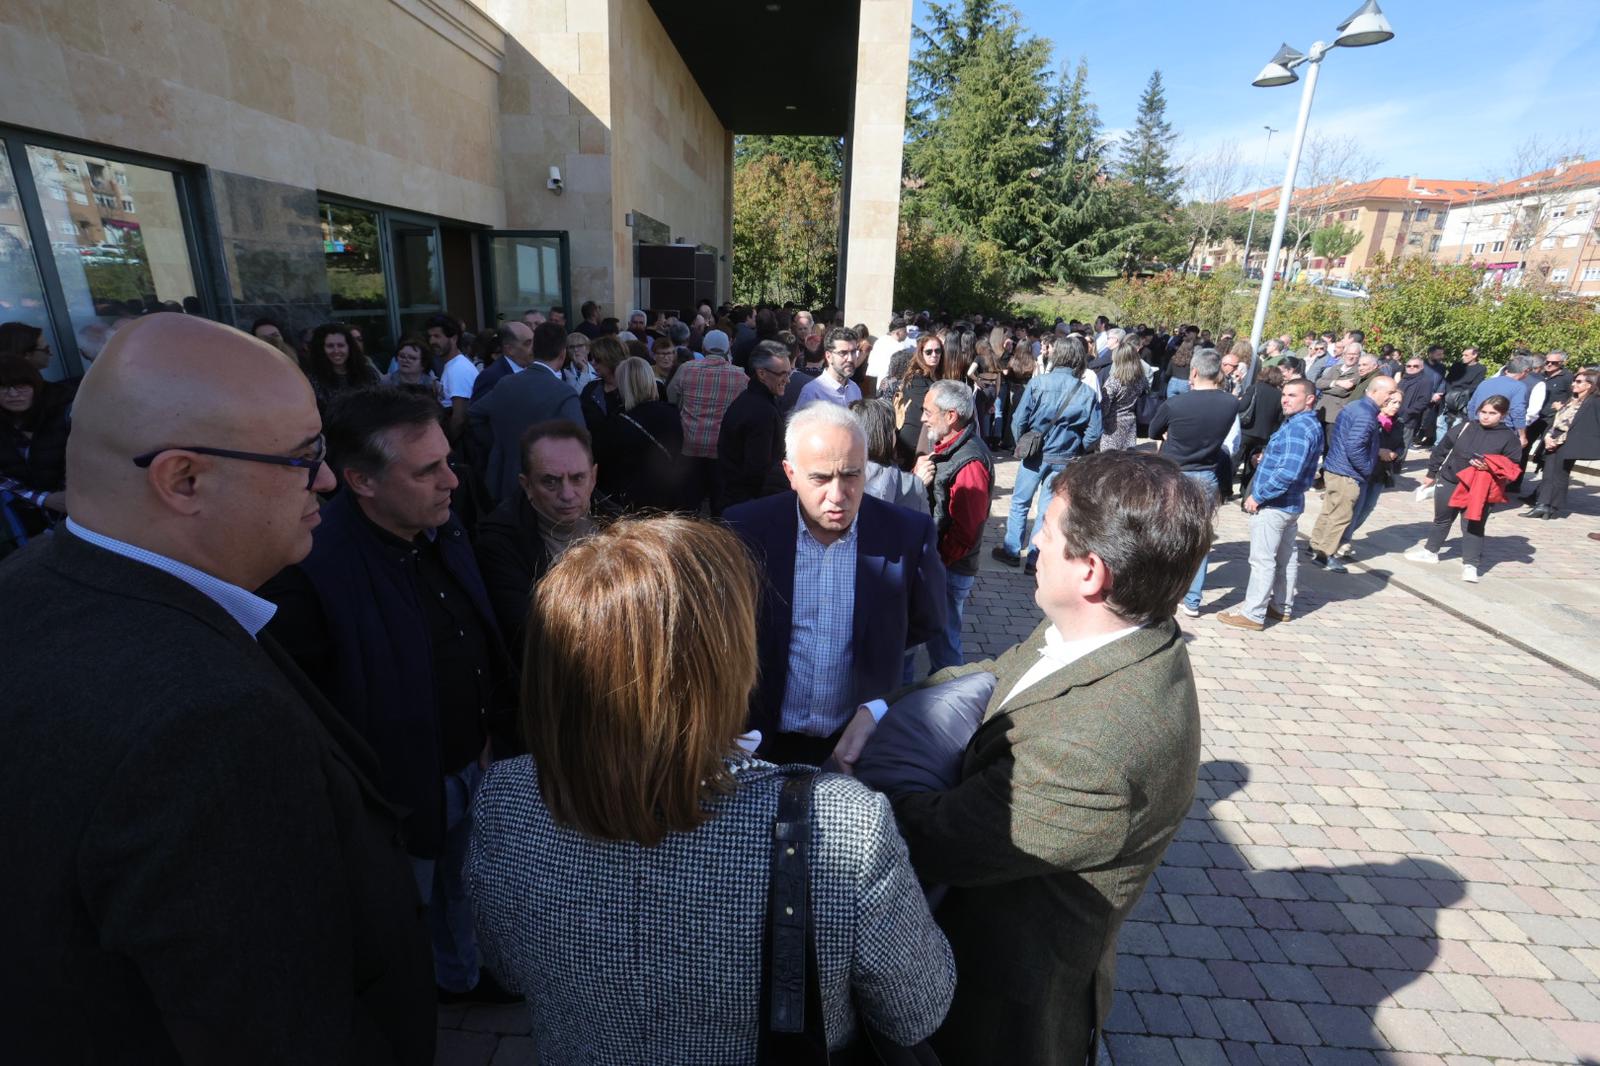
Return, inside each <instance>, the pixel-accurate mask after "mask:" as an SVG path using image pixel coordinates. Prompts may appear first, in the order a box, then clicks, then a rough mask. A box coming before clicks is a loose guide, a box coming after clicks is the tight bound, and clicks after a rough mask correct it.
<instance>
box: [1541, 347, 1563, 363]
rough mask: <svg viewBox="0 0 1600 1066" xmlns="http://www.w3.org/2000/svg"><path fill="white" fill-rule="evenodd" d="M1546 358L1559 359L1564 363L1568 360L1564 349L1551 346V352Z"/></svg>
mask: <svg viewBox="0 0 1600 1066" xmlns="http://www.w3.org/2000/svg"><path fill="white" fill-rule="evenodd" d="M1545 358H1546V359H1559V360H1561V361H1562V362H1563V363H1565V362H1566V361H1567V353H1566V352H1564V351H1562V350H1561V349H1560V348H1551V349H1550V352H1549V354H1548V355H1546V356H1545Z"/></svg>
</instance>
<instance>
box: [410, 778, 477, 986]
mask: <svg viewBox="0 0 1600 1066" xmlns="http://www.w3.org/2000/svg"><path fill="white" fill-rule="evenodd" d="M482 780H483V771H482V770H481V769H479V768H478V762H477V760H476V759H474V760H473V761H472V762H470V763H468V764H467V765H466V766H465V767H463V768H462V769H460V770H457V771H456V772H455V773H453V774H446V775H445V779H444V846H443V847H441V848H440V849H439V855H438V857H437V858H434V859H419V858H417V857H416V856H412V857H411V873H412V875H413V876H415V877H416V879H417V894H418V895H419V896H421V897H422V904H423V906H425V907H427V908H428V929H429V932H430V933H432V936H433V980H434V983H435V984H437V985H438V986H439V987H440V988H443V989H445V990H446V991H449V992H469V991H471V990H472V989H473V988H474V987H476V986H477V984H478V966H479V958H478V939H477V936H476V935H475V934H474V933H473V927H472V904H471V903H470V902H469V901H468V899H467V886H466V884H465V882H464V881H463V880H462V878H461V873H462V868H463V867H464V866H465V865H466V861H467V838H468V837H469V836H471V835H472V797H473V796H474V795H476V794H477V791H478V782H480V781H482Z"/></svg>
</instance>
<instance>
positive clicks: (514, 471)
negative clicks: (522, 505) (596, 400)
mask: <svg viewBox="0 0 1600 1066" xmlns="http://www.w3.org/2000/svg"><path fill="white" fill-rule="evenodd" d="M552 418H564V419H566V420H567V421H569V422H573V423H576V424H577V425H580V426H581V425H583V405H582V404H581V403H580V402H579V400H578V394H577V393H576V392H574V391H573V389H572V386H571V385H568V384H567V383H566V382H565V381H562V380H561V378H560V377H559V376H557V375H556V374H553V373H551V371H550V368H549V367H548V366H545V365H543V364H539V363H535V364H534V365H533V366H530V367H528V369H526V370H524V371H523V372H522V373H520V374H512V375H510V376H509V377H504V378H501V379H500V381H499V382H498V383H497V384H496V385H495V386H494V387H493V388H492V389H490V390H489V391H488V392H486V393H484V394H483V396H481V397H479V398H478V399H477V400H474V401H473V403H472V408H471V410H470V411H468V412H467V427H468V432H469V433H470V434H471V435H472V438H473V441H474V443H475V444H476V445H477V447H478V449H479V450H478V454H479V455H486V456H488V466H487V468H486V469H485V471H484V482H485V483H486V484H487V485H488V486H489V491H490V492H492V493H494V497H495V499H497V500H504V499H508V498H509V497H510V496H511V494H512V493H514V492H516V491H517V475H518V474H520V473H521V472H522V434H523V431H524V430H526V429H527V428H528V427H529V426H531V425H533V424H534V423H535V422H545V421H548V420H549V419H552Z"/></svg>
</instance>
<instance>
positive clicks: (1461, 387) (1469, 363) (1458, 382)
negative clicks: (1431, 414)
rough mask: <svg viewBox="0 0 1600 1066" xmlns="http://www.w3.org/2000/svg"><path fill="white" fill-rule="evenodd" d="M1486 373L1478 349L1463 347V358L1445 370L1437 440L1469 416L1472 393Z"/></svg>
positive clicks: (1436, 430)
mask: <svg viewBox="0 0 1600 1066" xmlns="http://www.w3.org/2000/svg"><path fill="white" fill-rule="evenodd" d="M1484 373H1485V371H1484V368H1483V364H1482V363H1480V362H1478V349H1476V348H1463V349H1461V358H1460V359H1457V360H1456V361H1455V362H1454V363H1452V364H1451V365H1450V369H1449V370H1447V371H1445V375H1444V398H1443V399H1442V400H1441V401H1440V407H1439V422H1438V425H1437V426H1436V427H1435V432H1434V436H1435V438H1436V439H1437V440H1444V435H1445V434H1446V433H1448V432H1450V427H1451V426H1453V425H1455V424H1456V423H1457V422H1461V421H1464V420H1466V419H1467V418H1468V417H1469V416H1468V414H1467V406H1468V404H1470V403H1471V401H1472V394H1473V393H1474V392H1475V391H1477V388H1478V386H1479V385H1482V384H1483V378H1484Z"/></svg>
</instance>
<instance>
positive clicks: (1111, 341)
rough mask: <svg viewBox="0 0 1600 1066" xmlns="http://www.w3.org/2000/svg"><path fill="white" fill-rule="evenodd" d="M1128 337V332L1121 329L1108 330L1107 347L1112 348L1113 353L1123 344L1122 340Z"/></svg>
mask: <svg viewBox="0 0 1600 1066" xmlns="http://www.w3.org/2000/svg"><path fill="white" fill-rule="evenodd" d="M1127 335H1128V331H1127V330H1125V329H1121V328H1118V329H1108V330H1106V347H1108V348H1110V349H1111V350H1112V351H1116V348H1117V345H1119V344H1121V343H1122V338H1124V337H1126V336H1127Z"/></svg>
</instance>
